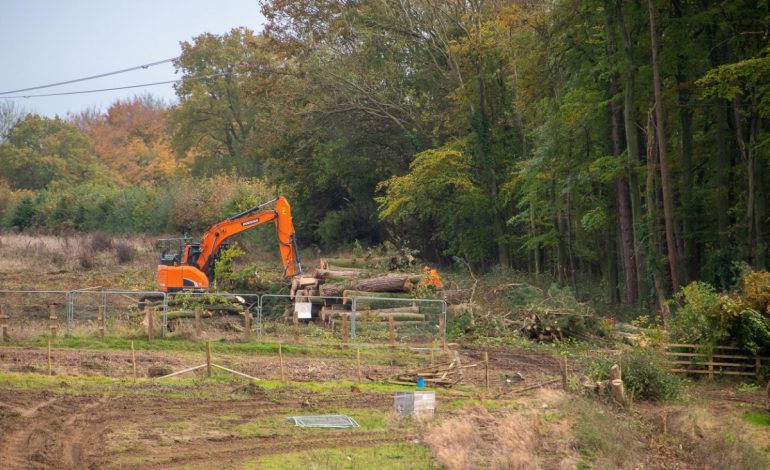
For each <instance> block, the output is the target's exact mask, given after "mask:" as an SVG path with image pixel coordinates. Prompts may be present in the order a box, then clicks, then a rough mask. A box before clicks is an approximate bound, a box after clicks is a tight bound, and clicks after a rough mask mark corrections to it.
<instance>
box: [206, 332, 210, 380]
mask: <svg viewBox="0 0 770 470" xmlns="http://www.w3.org/2000/svg"><path fill="white" fill-rule="evenodd" d="M206 377H211V341H206Z"/></svg>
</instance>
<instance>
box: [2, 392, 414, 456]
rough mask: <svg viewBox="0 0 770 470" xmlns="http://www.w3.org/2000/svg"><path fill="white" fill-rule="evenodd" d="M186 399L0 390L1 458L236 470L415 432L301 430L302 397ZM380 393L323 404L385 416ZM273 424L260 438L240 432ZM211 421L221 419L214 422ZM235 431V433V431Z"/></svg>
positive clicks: (403, 438)
mask: <svg viewBox="0 0 770 470" xmlns="http://www.w3.org/2000/svg"><path fill="white" fill-rule="evenodd" d="M223 395H224V397H223V398H222V399H217V400H211V399H206V400H194V399H190V400H179V399H169V398H164V397H163V396H159V395H151V398H148V397H147V396H136V395H130V396H122V395H106V394H105V395H101V396H94V395H70V394H57V393H52V392H31V393H23V394H19V393H18V392H9V391H2V390H0V416H2V418H0V423H2V426H1V427H0V429H2V431H0V432H1V434H0V456H2V461H3V462H7V466H6V468H128V467H135V466H136V465H140V464H141V465H152V464H162V465H163V466H164V467H182V466H189V465H191V464H192V465H194V466H196V467H201V468H207V467H208V468H210V467H212V466H222V465H223V464H224V465H225V466H229V465H232V464H237V463H238V462H240V461H243V460H245V459H254V458H256V457H259V456H262V455H268V454H274V453H283V452H290V451H294V450H307V449H313V448H326V447H336V446H343V445H344V446H371V445H376V444H379V443H384V442H400V441H407V440H409V439H412V438H413V437H414V436H412V435H411V434H409V433H392V432H386V431H384V430H383V431H366V430H326V431H324V432H323V433H313V432H311V433H309V435H308V433H301V432H300V433H298V432H293V431H294V430H293V429H291V428H290V427H289V425H288V424H287V423H285V422H284V420H283V418H284V416H288V415H291V414H296V413H299V412H301V411H302V408H300V407H298V404H300V403H303V400H304V399H303V397H301V396H296V395H294V396H291V395H286V394H284V393H280V394H279V393H274V392H265V393H264V394H259V395H253V396H250V397H249V398H243V397H242V394H240V393H238V392H236V394H234V395H233V396H232V397H228V396H227V392H224V393H223ZM390 400H391V398H390V397H389V396H385V395H382V394H353V393H350V394H348V395H346V396H338V397H324V406H328V407H337V408H345V409H357V408H367V409H378V410H383V411H385V410H387V409H388V408H389V406H390V403H391V402H390ZM265 418H267V419H268V420H269V421H270V422H271V425H272V427H273V428H274V429H275V431H270V426H265V428H264V429H262V431H263V432H262V433H260V434H259V435H254V436H250V435H242V434H240V433H238V432H235V431H233V430H234V429H237V428H238V426H239V425H244V424H248V423H251V422H253V421H255V420H264V419H265ZM212 421H219V422H215V423H212ZM228 429H229V430H230V431H228Z"/></svg>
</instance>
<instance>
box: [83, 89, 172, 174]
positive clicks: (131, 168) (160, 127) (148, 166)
mask: <svg viewBox="0 0 770 470" xmlns="http://www.w3.org/2000/svg"><path fill="white" fill-rule="evenodd" d="M166 113H167V110H166V106H165V105H164V104H163V102H161V101H158V100H156V99H154V98H153V97H152V96H150V95H145V96H137V97H134V98H132V99H128V100H125V101H121V100H118V101H116V102H115V103H113V104H112V105H111V106H110V107H109V108H108V109H107V112H106V113H105V114H99V115H97V116H95V117H94V116H90V115H89V114H88V113H87V114H85V115H83V116H82V119H80V122H82V123H87V124H84V125H85V127H86V132H87V134H88V135H89V136H90V138H91V142H92V145H93V150H94V152H95V154H96V155H97V156H98V158H99V160H100V161H101V162H102V163H103V164H105V165H106V166H107V167H109V168H110V169H111V170H112V171H113V172H114V174H115V176H116V178H117V179H118V181H119V182H121V183H123V184H136V183H140V182H144V181H157V180H162V179H165V178H168V177H170V176H172V175H174V174H175V173H177V172H180V171H182V169H183V167H182V165H181V163H182V162H181V161H180V160H181V159H178V158H177V157H176V155H175V154H174V152H173V150H172V149H171V146H170V136H169V134H168V125H167V122H166Z"/></svg>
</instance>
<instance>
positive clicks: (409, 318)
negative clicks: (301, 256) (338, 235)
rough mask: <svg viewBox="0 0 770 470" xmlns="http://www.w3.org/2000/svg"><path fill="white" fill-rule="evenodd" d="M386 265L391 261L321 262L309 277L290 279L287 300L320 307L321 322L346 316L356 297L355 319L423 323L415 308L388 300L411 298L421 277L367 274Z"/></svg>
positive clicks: (328, 260) (401, 274) (416, 275)
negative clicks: (289, 292) (290, 283)
mask: <svg viewBox="0 0 770 470" xmlns="http://www.w3.org/2000/svg"><path fill="white" fill-rule="evenodd" d="M390 266H393V260H392V259H391V258H367V259H364V258H334V259H322V260H321V262H320V267H319V268H318V269H315V270H313V272H312V275H310V276H299V277H296V278H294V280H293V281H292V285H291V297H292V299H293V300H295V301H297V302H311V303H314V304H318V305H320V310H319V311H318V317H319V318H320V319H321V321H324V322H333V321H335V320H337V319H339V318H341V317H342V316H348V317H350V315H352V312H351V307H352V299H353V298H354V297H356V298H359V299H358V300H356V318H357V319H358V318H359V317H361V318H365V319H372V320H377V319H379V320H390V318H393V319H394V320H395V321H399V322H423V321H425V315H424V314H423V313H420V310H419V308H418V307H417V306H415V305H412V304H410V303H408V302H398V301H396V302H394V301H393V300H392V299H399V298H402V299H403V298H412V297H414V294H412V293H411V291H412V290H413V289H414V288H415V287H416V286H417V285H419V284H420V283H421V282H423V281H424V279H425V277H424V275H422V274H405V273H393V272H391V273H387V274H373V273H372V272H371V271H370V270H373V269H379V270H382V269H387V268H388V267H390ZM322 297H323V298H322Z"/></svg>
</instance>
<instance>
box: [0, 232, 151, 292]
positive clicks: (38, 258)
mask: <svg viewBox="0 0 770 470" xmlns="http://www.w3.org/2000/svg"><path fill="white" fill-rule="evenodd" d="M155 251H156V250H155V248H154V239H153V238H151V237H148V236H132V237H112V236H108V235H105V234H103V233H99V234H93V235H90V234H66V235H43V234H31V233H10V232H9V233H2V234H0V273H2V280H3V282H4V283H5V284H6V285H9V286H25V287H30V288H40V289H44V288H51V287H53V286H52V284H56V283H57V282H56V279H52V277H55V276H60V277H67V276H68V275H69V276H70V277H74V278H76V279H77V278H82V279H83V280H84V281H85V280H86V279H88V277H84V276H83V274H86V273H90V277H95V276H98V277H99V279H100V280H103V279H104V280H110V278H113V281H115V282H118V281H119V280H120V279H119V277H120V276H121V273H122V272H123V271H125V270H129V271H130V270H150V271H151V270H154V268H155V264H154V263H155V261H156V260H155V258H156V256H157V255H156V254H155ZM118 265H120V266H121V268H120V269H117V268H116V266H118ZM151 280H152V279H151ZM68 281H69V279H68ZM75 284H76V285H72V286H67V288H77V287H83V286H80V285H77V283H75Z"/></svg>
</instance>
